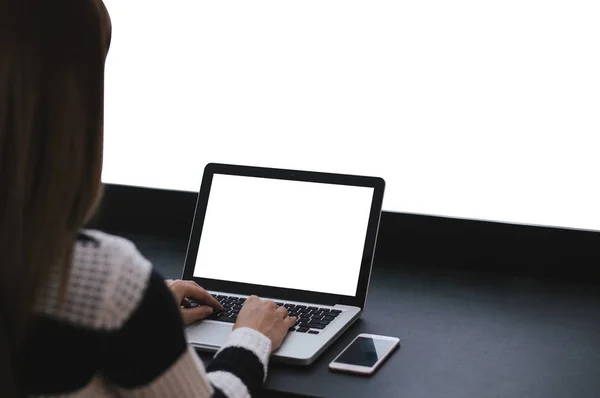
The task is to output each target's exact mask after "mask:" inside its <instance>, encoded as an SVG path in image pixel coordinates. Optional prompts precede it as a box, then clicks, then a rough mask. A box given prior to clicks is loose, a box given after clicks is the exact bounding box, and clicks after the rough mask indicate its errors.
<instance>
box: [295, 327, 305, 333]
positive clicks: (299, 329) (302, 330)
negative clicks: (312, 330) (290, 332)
mask: <svg viewBox="0 0 600 398" xmlns="http://www.w3.org/2000/svg"><path fill="white" fill-rule="evenodd" d="M296 332H300V333H306V332H308V328H305V327H302V326H300V327H298V329H296Z"/></svg>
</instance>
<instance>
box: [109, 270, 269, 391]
mask: <svg viewBox="0 0 600 398" xmlns="http://www.w3.org/2000/svg"><path fill="white" fill-rule="evenodd" d="M108 347H109V348H108V350H107V352H106V353H105V361H104V367H103V373H104V375H105V377H106V378H107V379H108V381H109V382H110V383H111V384H112V385H113V386H115V388H116V389H117V390H118V392H119V394H120V395H122V396H126V397H164V396H173V397H181V398H185V397H229V398H238V397H239V398H241V397H250V396H256V394H257V392H258V391H259V390H260V388H261V387H262V384H263V382H264V380H265V378H266V369H267V364H268V358H269V354H270V351H271V343H270V340H269V339H268V338H267V337H266V336H264V335H262V334H261V333H259V332H256V331H254V330H251V329H248V328H239V329H236V330H235V331H233V332H232V333H231V336H230V338H229V341H228V343H227V345H226V346H225V347H223V348H222V349H221V350H220V351H219V352H218V353H217V354H216V355H215V358H214V359H213V361H212V363H211V364H210V365H209V366H208V369H205V368H204V365H203V364H202V361H201V360H200V359H199V358H198V356H197V354H196V352H195V350H194V349H193V348H192V347H190V346H189V345H188V344H187V341H186V339H185V334H184V325H183V321H182V319H181V315H180V312H179V308H178V307H177V305H176V303H175V301H174V300H173V295H172V294H171V292H170V290H169V288H168V287H167V285H166V284H165V282H164V279H163V278H162V277H161V276H160V275H159V274H158V273H157V272H156V271H152V272H151V274H150V277H149V280H148V284H147V288H146V290H145V291H144V293H143V296H142V297H141V299H140V301H139V304H138V305H137V307H136V308H135V309H134V310H133V312H132V313H131V316H129V317H128V319H127V320H126V321H125V323H124V324H123V326H122V327H121V328H119V329H118V330H116V331H115V332H114V333H113V335H112V336H111V339H110V343H109V344H108Z"/></svg>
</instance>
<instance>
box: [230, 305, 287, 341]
mask: <svg viewBox="0 0 600 398" xmlns="http://www.w3.org/2000/svg"><path fill="white" fill-rule="evenodd" d="M295 323H296V317H295V316H288V311H287V309H286V308H285V307H284V306H281V307H279V308H277V304H275V302H274V301H271V300H261V299H259V298H258V297H257V296H250V297H248V299H246V302H245V303H244V306H243V307H242V309H241V310H240V313H239V315H238V317H237V321H236V322H235V325H234V326H233V329H237V328H241V327H247V328H250V329H254V330H257V331H259V332H260V333H262V334H264V335H265V336H267V337H268V338H269V339H271V351H275V350H276V349H277V348H279V346H280V345H281V343H282V342H283V338H284V337H285V336H286V334H287V333H288V330H289V329H290V328H291V327H292V326H294V324H295Z"/></svg>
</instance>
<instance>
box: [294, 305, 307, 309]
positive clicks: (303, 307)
mask: <svg viewBox="0 0 600 398" xmlns="http://www.w3.org/2000/svg"><path fill="white" fill-rule="evenodd" d="M296 308H299V309H301V310H303V309H305V308H306V306H305V305H297V306H296Z"/></svg>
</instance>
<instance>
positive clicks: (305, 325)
mask: <svg viewBox="0 0 600 398" xmlns="http://www.w3.org/2000/svg"><path fill="white" fill-rule="evenodd" d="M325 326H326V325H322V324H320V323H314V322H309V323H301V324H300V327H302V328H309V329H310V328H313V329H325Z"/></svg>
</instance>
